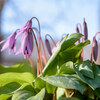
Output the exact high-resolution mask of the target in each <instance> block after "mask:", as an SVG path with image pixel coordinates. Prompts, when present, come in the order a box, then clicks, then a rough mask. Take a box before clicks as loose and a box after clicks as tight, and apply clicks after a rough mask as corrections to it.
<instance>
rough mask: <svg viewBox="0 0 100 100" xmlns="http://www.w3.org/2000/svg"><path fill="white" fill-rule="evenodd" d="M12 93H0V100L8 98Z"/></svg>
mask: <svg viewBox="0 0 100 100" xmlns="http://www.w3.org/2000/svg"><path fill="white" fill-rule="evenodd" d="M11 96H12V95H7V94H2V95H0V100H8V99H9V98H10V97H11Z"/></svg>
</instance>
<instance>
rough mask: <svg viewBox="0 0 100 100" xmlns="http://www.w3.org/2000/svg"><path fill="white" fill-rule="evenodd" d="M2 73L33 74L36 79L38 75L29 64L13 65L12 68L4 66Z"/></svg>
mask: <svg viewBox="0 0 100 100" xmlns="http://www.w3.org/2000/svg"><path fill="white" fill-rule="evenodd" d="M0 71H1V73H6V72H18V73H22V72H29V73H32V74H33V76H34V77H36V75H35V74H34V73H33V70H32V68H31V66H29V65H28V64H17V65H12V66H10V67H4V66H2V65H0Z"/></svg>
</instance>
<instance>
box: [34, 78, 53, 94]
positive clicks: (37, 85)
mask: <svg viewBox="0 0 100 100" xmlns="http://www.w3.org/2000/svg"><path fill="white" fill-rule="evenodd" d="M33 84H34V87H35V88H37V89H39V90H41V89H42V88H46V90H47V93H53V92H54V90H55V87H54V86H52V85H51V84H49V83H47V82H45V81H44V80H42V79H41V78H40V77H38V78H36V79H35V80H34V82H33Z"/></svg>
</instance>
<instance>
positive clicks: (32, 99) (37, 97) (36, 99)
mask: <svg viewBox="0 0 100 100" xmlns="http://www.w3.org/2000/svg"><path fill="white" fill-rule="evenodd" d="M44 97H45V88H43V89H42V90H41V91H40V92H39V93H38V94H37V95H35V96H33V97H30V98H29V99H27V100H43V99H44Z"/></svg>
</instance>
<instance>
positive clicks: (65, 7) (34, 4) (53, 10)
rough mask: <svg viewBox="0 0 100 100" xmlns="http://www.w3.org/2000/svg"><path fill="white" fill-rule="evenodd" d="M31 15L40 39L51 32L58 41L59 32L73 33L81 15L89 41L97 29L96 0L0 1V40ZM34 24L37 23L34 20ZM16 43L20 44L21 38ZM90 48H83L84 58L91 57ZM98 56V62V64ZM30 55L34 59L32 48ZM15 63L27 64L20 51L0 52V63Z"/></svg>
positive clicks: (99, 26)
mask: <svg viewBox="0 0 100 100" xmlns="http://www.w3.org/2000/svg"><path fill="white" fill-rule="evenodd" d="M33 16H35V17H37V18H38V19H39V21H40V24H41V34H42V39H43V41H44V39H45V38H44V37H45V34H50V35H51V36H52V37H53V39H54V40H55V41H56V42H57V41H59V40H60V38H61V36H62V34H64V33H66V34H67V33H69V34H71V33H74V32H75V28H76V24H77V23H81V24H83V18H85V20H86V22H87V25H88V33H89V35H88V36H89V37H88V38H89V39H90V40H91V41H92V38H93V36H94V35H95V33H96V32H98V31H100V1H99V0H0V41H1V40H3V39H5V38H7V37H8V36H9V35H10V34H12V33H13V32H14V31H15V30H16V29H19V28H21V27H22V26H23V25H24V24H25V23H26V22H27V20H29V19H30V18H31V17H33ZM33 23H34V25H36V22H35V21H33ZM98 37H99V36H98ZM97 40H99V38H97ZM17 42H18V44H17V45H18V46H19V45H20V39H19V40H18V41H17ZM1 47H2V46H0V48H1ZM90 47H91V45H89V46H87V47H85V48H84V59H88V58H90ZM99 56H100V53H99ZM99 56H98V60H97V63H100V58H99ZM32 58H33V60H35V59H36V50H35V48H34V51H33V54H32ZM17 62H18V63H21V62H24V63H28V60H27V59H26V60H24V58H23V55H22V54H21V55H18V56H15V55H14V54H11V55H9V53H8V49H7V50H5V51H4V52H0V64H4V65H12V64H15V63H17Z"/></svg>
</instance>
